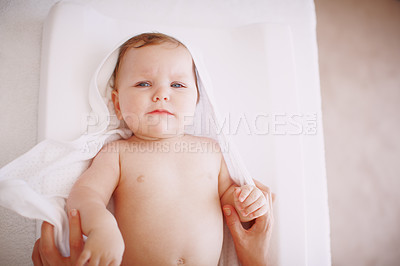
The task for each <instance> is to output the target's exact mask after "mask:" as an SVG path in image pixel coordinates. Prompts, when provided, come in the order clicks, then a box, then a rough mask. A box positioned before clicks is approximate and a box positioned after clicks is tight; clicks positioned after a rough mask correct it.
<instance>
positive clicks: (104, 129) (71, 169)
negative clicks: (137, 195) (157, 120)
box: [0, 36, 253, 265]
mask: <svg viewBox="0 0 400 266" xmlns="http://www.w3.org/2000/svg"><path fill="white" fill-rule="evenodd" d="M129 37H131V36H129ZM125 41H126V40H123V41H122V42H121V44H122V43H123V42H125ZM180 41H181V42H182V43H184V44H185V45H186V46H187V48H188V49H189V51H190V52H191V54H192V57H193V60H194V62H195V65H196V75H197V77H198V88H199V93H200V101H199V103H198V105H197V107H196V112H195V118H194V126H193V127H192V128H191V129H190V130H189V131H188V132H187V133H192V134H194V135H200V136H207V137H210V138H213V139H215V140H217V141H218V143H219V145H220V146H221V149H222V151H223V155H224V159H225V161H226V163H227V166H228V170H229V172H230V175H231V177H232V179H233V180H234V181H235V182H236V183H237V184H238V185H243V184H253V181H252V179H251V177H250V175H249V173H248V171H247V169H246V167H245V166H244V164H243V162H242V160H241V158H240V156H239V154H238V152H237V151H236V148H235V147H234V145H233V143H232V142H230V141H229V140H228V138H227V137H226V136H225V135H224V134H223V132H222V130H221V126H222V124H221V121H220V119H219V115H218V112H217V108H216V106H217V105H216V104H215V103H214V99H213V97H212V92H211V88H212V86H211V84H210V83H209V79H208V75H207V72H206V69H205V67H204V64H203V63H202V60H201V57H200V56H199V54H198V53H197V52H195V50H194V49H193V48H191V46H190V43H187V42H185V40H184V36H183V37H182V36H180ZM118 48H119V45H118V46H117V47H116V48H115V49H114V50H113V51H111V52H110V54H109V55H108V56H107V57H106V58H105V59H104V60H103V61H102V63H101V64H100V65H99V67H98V68H97V70H96V72H95V73H94V75H93V77H92V80H91V84H90V87H89V103H90V106H91V109H92V111H91V117H92V118H95V119H96V120H97V123H96V124H95V125H94V126H93V125H91V126H90V132H88V133H87V134H84V135H82V136H81V137H80V138H78V139H76V140H74V141H72V142H61V141H52V140H45V141H43V142H41V143H39V144H37V145H36V146H35V147H34V148H32V149H31V150H30V151H28V152H27V153H26V154H24V155H22V156H21V157H19V158H17V159H16V160H14V161H13V162H11V163H9V164H8V165H6V166H5V167H3V168H2V169H1V170H0V205H1V206H4V207H6V208H9V209H11V210H13V211H15V212H17V213H18V214H20V215H22V216H25V217H28V218H32V219H39V220H43V221H47V222H49V223H51V224H53V225H54V226H55V239H56V243H57V246H58V248H59V249H60V251H61V253H62V254H63V255H64V256H68V255H69V243H68V240H69V238H68V234H69V230H68V218H67V213H66V211H65V201H66V198H67V197H68V194H69V191H70V189H71V188H72V185H73V184H74V182H75V181H76V179H77V178H78V177H79V176H80V175H81V174H82V172H83V171H84V170H85V169H86V168H87V167H88V166H89V164H90V162H91V159H92V158H93V157H94V156H95V155H96V154H97V153H98V151H99V150H100V149H101V148H102V146H103V145H104V144H105V143H107V142H110V141H114V140H117V139H119V138H128V137H130V136H131V134H132V132H131V131H130V130H129V129H127V128H124V127H123V125H122V123H120V122H119V121H118V120H117V119H116V117H115V116H114V114H115V112H114V109H113V104H112V102H111V88H110V86H109V80H110V77H111V75H112V72H113V70H114V67H115V64H116V61H117V57H118V52H119V49H118ZM220 265H238V261H237V257H236V254H235V249H234V246H233V242H232V239H231V236H230V233H229V230H228V229H227V227H226V226H224V244H223V249H222V255H221V259H220Z"/></svg>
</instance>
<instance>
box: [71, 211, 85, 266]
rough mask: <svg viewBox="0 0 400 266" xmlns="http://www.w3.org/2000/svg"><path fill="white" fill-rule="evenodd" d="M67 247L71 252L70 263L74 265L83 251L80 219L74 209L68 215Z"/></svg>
mask: <svg viewBox="0 0 400 266" xmlns="http://www.w3.org/2000/svg"><path fill="white" fill-rule="evenodd" d="M69 247H70V250H71V257H70V259H71V262H72V263H75V262H76V261H77V260H78V258H79V255H80V254H81V253H82V250H83V237H82V229H81V218H80V215H79V212H78V211H77V210H75V209H73V210H71V211H70V215H69Z"/></svg>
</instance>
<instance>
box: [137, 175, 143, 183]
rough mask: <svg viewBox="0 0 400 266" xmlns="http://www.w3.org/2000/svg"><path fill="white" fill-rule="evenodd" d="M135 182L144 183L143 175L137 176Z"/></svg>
mask: <svg viewBox="0 0 400 266" xmlns="http://www.w3.org/2000/svg"><path fill="white" fill-rule="evenodd" d="M136 181H138V182H139V183H143V182H144V176H143V175H140V176H138V178H136Z"/></svg>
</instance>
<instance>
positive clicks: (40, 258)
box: [32, 180, 275, 266]
mask: <svg viewBox="0 0 400 266" xmlns="http://www.w3.org/2000/svg"><path fill="white" fill-rule="evenodd" d="M254 182H255V184H256V186H257V187H258V188H259V189H260V190H261V191H262V192H263V193H264V195H265V196H266V197H269V198H272V202H273V201H274V198H275V195H274V194H273V193H271V192H270V189H269V188H268V187H267V186H265V185H263V184H262V183H260V182H258V181H257V180H254ZM271 207H272V206H271ZM223 208H224V214H225V218H226V222H227V225H228V228H229V230H230V231H231V234H232V238H233V241H234V244H235V249H236V252H237V255H238V259H239V261H240V262H241V264H242V265H244V266H251V265H268V260H267V251H268V249H269V244H270V239H271V234H272V229H273V222H274V218H273V213H272V208H271V209H270V211H269V212H267V213H266V214H265V215H263V216H261V217H259V218H257V219H255V220H254V221H255V222H254V224H253V225H252V227H251V228H249V229H244V228H243V227H242V224H241V222H240V219H239V216H238V215H237V212H236V210H235V208H234V207H233V206H231V205H224V206H223ZM77 213H78V214H77V215H75V216H73V215H70V216H69V224H70V247H71V256H70V257H68V258H64V257H62V256H61V254H60V252H59V251H58V249H57V248H56V246H55V243H54V231H53V226H52V225H50V224H49V223H47V222H44V223H43V225H42V230H41V238H40V239H38V240H37V241H36V243H35V246H34V249H33V252H32V261H33V263H34V265H35V266H42V265H53V266H58V265H76V262H77V259H78V257H79V255H80V254H81V252H82V249H83V244H84V243H83V239H82V230H81V224H80V217H79V212H77ZM255 250H257V252H254V251H255Z"/></svg>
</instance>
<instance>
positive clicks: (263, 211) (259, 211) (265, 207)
mask: <svg viewBox="0 0 400 266" xmlns="http://www.w3.org/2000/svg"><path fill="white" fill-rule="evenodd" d="M267 212H268V205H267V204H264V205H263V206H262V207H261V208H259V209H257V210H256V211H254V212H252V213H250V214H249V215H248V217H249V218H253V219H255V218H258V217H261V216H263V215H265V214H266V213H267Z"/></svg>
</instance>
